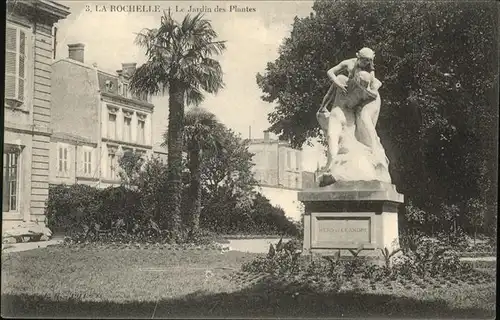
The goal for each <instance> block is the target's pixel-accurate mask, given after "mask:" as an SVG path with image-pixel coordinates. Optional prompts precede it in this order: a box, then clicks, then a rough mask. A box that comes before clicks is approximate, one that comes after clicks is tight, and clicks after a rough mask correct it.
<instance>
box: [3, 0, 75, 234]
mask: <svg viewBox="0 0 500 320" xmlns="http://www.w3.org/2000/svg"><path fill="white" fill-rule="evenodd" d="M6 8H7V18H6V20H7V21H6V33H5V35H6V42H5V43H6V48H5V92H4V93H5V103H4V150H3V186H2V229H3V230H5V229H10V228H13V227H14V226H17V225H20V224H23V223H29V222H38V223H40V224H42V225H43V224H44V223H45V202H46V200H47V198H48V187H49V150H50V137H51V130H50V122H51V117H52V115H53V110H52V108H51V94H52V87H51V73H52V69H51V64H52V61H53V58H54V38H53V29H54V26H55V24H56V23H57V22H58V21H59V20H61V19H65V18H66V17H67V16H68V15H69V14H70V12H69V8H68V7H66V6H63V5H61V4H58V3H56V2H54V1H48V0H32V1H8V2H7V5H6Z"/></svg>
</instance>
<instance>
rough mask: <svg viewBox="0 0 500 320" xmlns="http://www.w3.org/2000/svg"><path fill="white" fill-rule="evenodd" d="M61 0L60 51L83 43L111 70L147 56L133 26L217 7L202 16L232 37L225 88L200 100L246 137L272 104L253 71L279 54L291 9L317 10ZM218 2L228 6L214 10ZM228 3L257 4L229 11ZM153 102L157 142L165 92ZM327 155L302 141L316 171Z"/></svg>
mask: <svg viewBox="0 0 500 320" xmlns="http://www.w3.org/2000/svg"><path fill="white" fill-rule="evenodd" d="M58 2H59V3H61V4H63V5H65V6H67V7H69V8H70V11H71V14H70V15H69V16H68V18H67V19H65V20H62V21H60V22H59V23H58V34H57V41H58V44H57V52H56V59H61V58H66V57H67V56H68V47H67V45H68V44H72V43H83V44H85V63H87V64H93V63H96V64H97V65H98V67H99V68H100V69H103V70H108V71H111V72H114V71H116V70H119V69H121V64H122V63H128V62H137V63H138V65H141V64H142V63H144V62H145V59H146V57H145V52H144V51H143V49H142V48H140V47H139V46H137V45H136V44H134V40H135V37H136V34H137V33H138V32H140V31H141V30H142V29H143V28H154V27H157V26H159V24H160V17H161V15H162V14H163V10H168V9H169V8H170V9H171V12H172V15H173V17H174V19H176V20H181V19H182V18H183V17H184V15H185V13H186V11H187V10H189V6H192V7H196V8H203V9H204V10H205V11H207V10H206V9H207V8H210V9H212V12H205V13H204V14H205V18H207V19H209V20H211V21H212V26H213V28H214V30H215V31H216V32H217V33H218V35H219V39H220V40H225V41H227V42H226V46H227V49H226V51H225V52H224V53H223V54H222V55H221V56H218V57H217V59H218V60H219V61H220V63H221V66H222V69H223V72H224V82H225V88H224V89H223V90H222V91H220V92H219V93H218V94H217V95H207V97H206V99H205V101H204V102H203V104H202V106H203V107H204V108H206V109H208V110H209V111H210V112H212V113H214V114H215V115H216V116H217V118H218V119H219V120H220V121H221V122H222V123H224V124H225V125H226V126H227V127H229V128H231V129H233V130H235V131H236V132H238V133H240V134H241V137H242V138H248V137H249V131H250V130H249V128H250V127H251V133H252V138H262V137H263V131H264V130H265V129H267V128H268V127H269V125H270V124H269V122H268V120H267V114H268V113H269V112H271V111H272V110H273V108H274V105H273V104H270V103H267V102H264V101H262V100H261V98H260V97H261V96H262V91H261V90H260V89H259V88H258V86H257V84H256V81H255V76H256V74H257V73H259V72H260V73H263V72H264V71H265V67H266V64H267V63H268V62H271V61H274V60H275V59H276V58H277V57H278V48H279V46H280V44H281V43H282V42H283V39H284V38H285V37H287V36H288V35H289V33H290V31H291V25H292V23H293V19H294V17H295V16H299V17H303V16H307V15H309V13H310V12H311V11H312V8H311V7H312V2H309V1H121V2H114V1H94V2H87V1H58ZM125 5H140V6H142V5H145V6H146V9H147V8H149V7H150V6H151V8H152V9H156V8H158V9H159V10H160V12H157V13H156V12H140V13H139V12H130V13H127V12H117V10H119V8H120V6H125ZM155 6H157V7H155ZM217 6H218V7H219V8H224V9H225V10H226V12H215V8H216V7H217ZM230 6H237V7H238V9H244V8H246V7H248V8H252V9H254V10H251V11H253V12H229V9H230ZM233 8H234V7H233ZM181 9H183V10H184V12H180V10H181ZM143 11H144V10H143ZM176 11H177V12H176ZM153 103H154V105H155V111H154V112H155V117H154V119H153V143H155V144H158V143H160V142H161V141H160V140H161V136H162V134H163V132H164V131H165V129H166V124H167V121H168V120H167V119H168V98H166V97H155V98H154V99H153ZM324 161H325V160H324V159H323V152H322V148H321V147H320V146H318V145H316V146H314V147H306V146H304V150H303V164H302V165H303V168H304V170H308V171H314V170H315V169H316V166H317V164H318V162H319V163H320V164H321V165H322V164H323V162H324Z"/></svg>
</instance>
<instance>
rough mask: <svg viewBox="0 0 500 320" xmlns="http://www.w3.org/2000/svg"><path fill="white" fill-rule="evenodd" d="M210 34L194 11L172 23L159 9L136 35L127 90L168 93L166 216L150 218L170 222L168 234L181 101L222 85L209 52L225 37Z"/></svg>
mask: <svg viewBox="0 0 500 320" xmlns="http://www.w3.org/2000/svg"><path fill="white" fill-rule="evenodd" d="M216 37H217V33H216V32H215V31H214V30H213V28H212V25H211V23H210V21H209V20H205V19H203V18H202V15H200V14H197V15H196V16H194V17H191V16H190V15H187V16H186V17H185V18H184V20H183V21H182V22H181V23H178V22H177V21H174V20H173V19H172V17H171V15H170V12H168V13H167V12H164V15H163V17H162V18H161V24H160V27H159V28H157V29H144V30H142V31H141V32H140V33H139V34H138V35H137V39H136V43H137V44H138V45H140V46H142V47H143V48H145V49H146V56H147V58H148V60H147V62H146V63H144V64H143V65H141V66H140V67H139V68H138V69H137V70H136V72H135V73H134V75H133V76H132V79H131V82H130V88H131V90H132V92H133V93H134V94H147V95H157V94H163V95H164V94H166V93H168V97H169V101H168V107H169V119H168V159H167V161H168V175H167V182H166V186H165V189H166V190H165V195H166V198H167V201H168V202H167V204H168V206H169V208H170V210H169V211H170V212H167V213H169V214H170V216H169V218H170V220H171V221H168V220H169V219H166V217H156V218H157V219H158V220H159V221H161V222H162V227H166V226H170V228H171V230H172V231H174V234H177V232H176V231H179V230H180V225H181V219H180V216H181V215H180V213H181V212H180V211H181V194H182V180H181V174H182V146H183V128H184V107H185V105H186V104H188V105H190V104H194V105H199V104H200V103H201V102H202V101H203V99H204V92H208V93H217V92H218V91H219V90H220V89H221V88H223V85H224V84H223V81H222V69H221V66H220V64H219V62H218V61H216V60H214V59H212V58H211V57H212V56H213V55H218V54H221V53H222V52H223V51H224V49H225V43H224V42H223V41H215V40H214V39H215V38H216ZM162 218H163V219H162Z"/></svg>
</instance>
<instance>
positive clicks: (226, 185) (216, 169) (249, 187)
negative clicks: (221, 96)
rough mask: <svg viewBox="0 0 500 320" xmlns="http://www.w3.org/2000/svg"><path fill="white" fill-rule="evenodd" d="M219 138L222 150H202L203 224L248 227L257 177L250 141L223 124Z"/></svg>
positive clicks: (249, 225) (213, 226) (211, 226)
mask: <svg viewBox="0 0 500 320" xmlns="http://www.w3.org/2000/svg"><path fill="white" fill-rule="evenodd" d="M218 139H219V143H220V145H221V146H222V148H221V149H219V150H217V149H208V150H206V152H204V153H203V160H202V162H203V165H202V184H203V207H204V208H203V211H202V220H203V224H204V225H206V226H210V228H215V227H216V226H229V225H231V226H233V227H234V228H237V226H238V225H240V224H241V225H246V226H247V227H248V228H249V229H251V228H252V222H251V218H250V216H249V212H250V208H251V206H252V203H253V198H254V191H253V188H254V186H255V184H256V180H255V178H254V175H253V172H252V167H253V165H254V164H253V162H252V157H253V154H252V153H250V152H249V151H248V143H249V142H248V141H247V140H243V139H241V138H240V136H239V135H237V134H236V133H234V131H233V130H231V129H229V128H226V127H224V126H222V127H221V130H220V131H219V137H218ZM212 230H213V229H212Z"/></svg>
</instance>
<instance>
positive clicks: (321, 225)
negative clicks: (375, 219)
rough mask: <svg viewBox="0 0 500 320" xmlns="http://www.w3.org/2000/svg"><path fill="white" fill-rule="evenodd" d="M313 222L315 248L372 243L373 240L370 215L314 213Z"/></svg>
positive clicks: (312, 235) (312, 237)
mask: <svg viewBox="0 0 500 320" xmlns="http://www.w3.org/2000/svg"><path fill="white" fill-rule="evenodd" d="M311 222H312V228H311V231H312V234H311V240H312V241H311V245H312V247H313V248H314V247H317V248H326V247H341V246H342V245H346V244H350V245H352V244H356V245H360V244H370V243H371V241H372V226H371V218H370V217H369V216H363V217H349V216H335V215H325V214H313V215H312V221H311Z"/></svg>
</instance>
